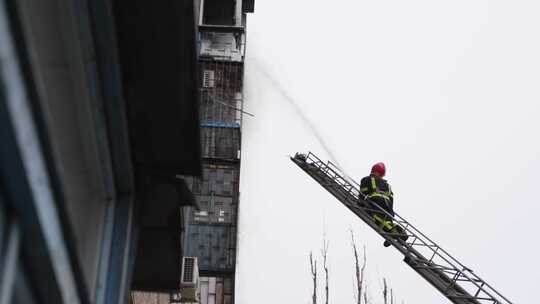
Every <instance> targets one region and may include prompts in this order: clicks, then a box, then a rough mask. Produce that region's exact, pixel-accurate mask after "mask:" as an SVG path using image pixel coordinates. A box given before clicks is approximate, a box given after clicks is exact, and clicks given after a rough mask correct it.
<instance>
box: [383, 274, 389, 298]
mask: <svg viewBox="0 0 540 304" xmlns="http://www.w3.org/2000/svg"><path fill="white" fill-rule="evenodd" d="M383 298H384V304H388V285H386V278H383Z"/></svg>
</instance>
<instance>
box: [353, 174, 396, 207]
mask: <svg viewBox="0 0 540 304" xmlns="http://www.w3.org/2000/svg"><path fill="white" fill-rule="evenodd" d="M360 193H362V194H363V195H364V196H365V197H366V198H368V199H370V200H372V201H374V202H376V203H378V204H380V203H383V202H384V205H386V206H384V207H383V206H381V207H383V208H385V207H386V208H385V209H389V210H387V211H389V212H390V213H393V210H392V209H393V208H392V207H393V205H394V193H393V192H392V189H391V188H390V185H389V184H388V182H387V181H386V180H385V179H384V178H382V177H379V176H376V175H373V174H371V175H369V176H366V177H364V178H362V180H361V181H360Z"/></svg>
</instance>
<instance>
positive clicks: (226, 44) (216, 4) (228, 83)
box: [184, 0, 254, 304]
mask: <svg viewBox="0 0 540 304" xmlns="http://www.w3.org/2000/svg"><path fill="white" fill-rule="evenodd" d="M253 10H254V3H253V1H248V0H244V1H233V0H229V1H217V0H201V2H200V6H199V11H198V15H199V21H198V37H197V38H198V69H199V77H200V107H199V114H200V121H201V153H202V157H203V178H202V179H196V178H190V179H188V184H189V186H190V189H191V190H192V192H193V194H194V195H195V198H196V200H197V203H198V206H199V209H198V210H196V209H193V210H192V212H191V214H190V215H191V216H190V218H189V220H188V222H189V224H188V227H187V231H186V237H187V239H186V242H185V244H186V245H185V247H184V255H185V256H195V257H197V258H198V262H199V275H200V282H199V284H200V303H201V304H232V303H234V287H235V286H234V285H235V284H234V282H235V270H236V254H237V246H238V242H237V231H238V210H239V204H240V191H239V186H240V183H239V180H240V164H241V131H242V118H243V115H244V111H243V80H244V56H245V50H246V16H247V14H248V13H251V12H253Z"/></svg>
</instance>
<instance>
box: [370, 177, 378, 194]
mask: <svg viewBox="0 0 540 304" xmlns="http://www.w3.org/2000/svg"><path fill="white" fill-rule="evenodd" d="M371 188H372V189H373V191H375V190H377V181H376V180H375V177H373V176H372V177H371Z"/></svg>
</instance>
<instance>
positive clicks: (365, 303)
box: [364, 286, 368, 304]
mask: <svg viewBox="0 0 540 304" xmlns="http://www.w3.org/2000/svg"><path fill="white" fill-rule="evenodd" d="M364 304H368V294H367V286H366V287H365V288H364Z"/></svg>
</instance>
